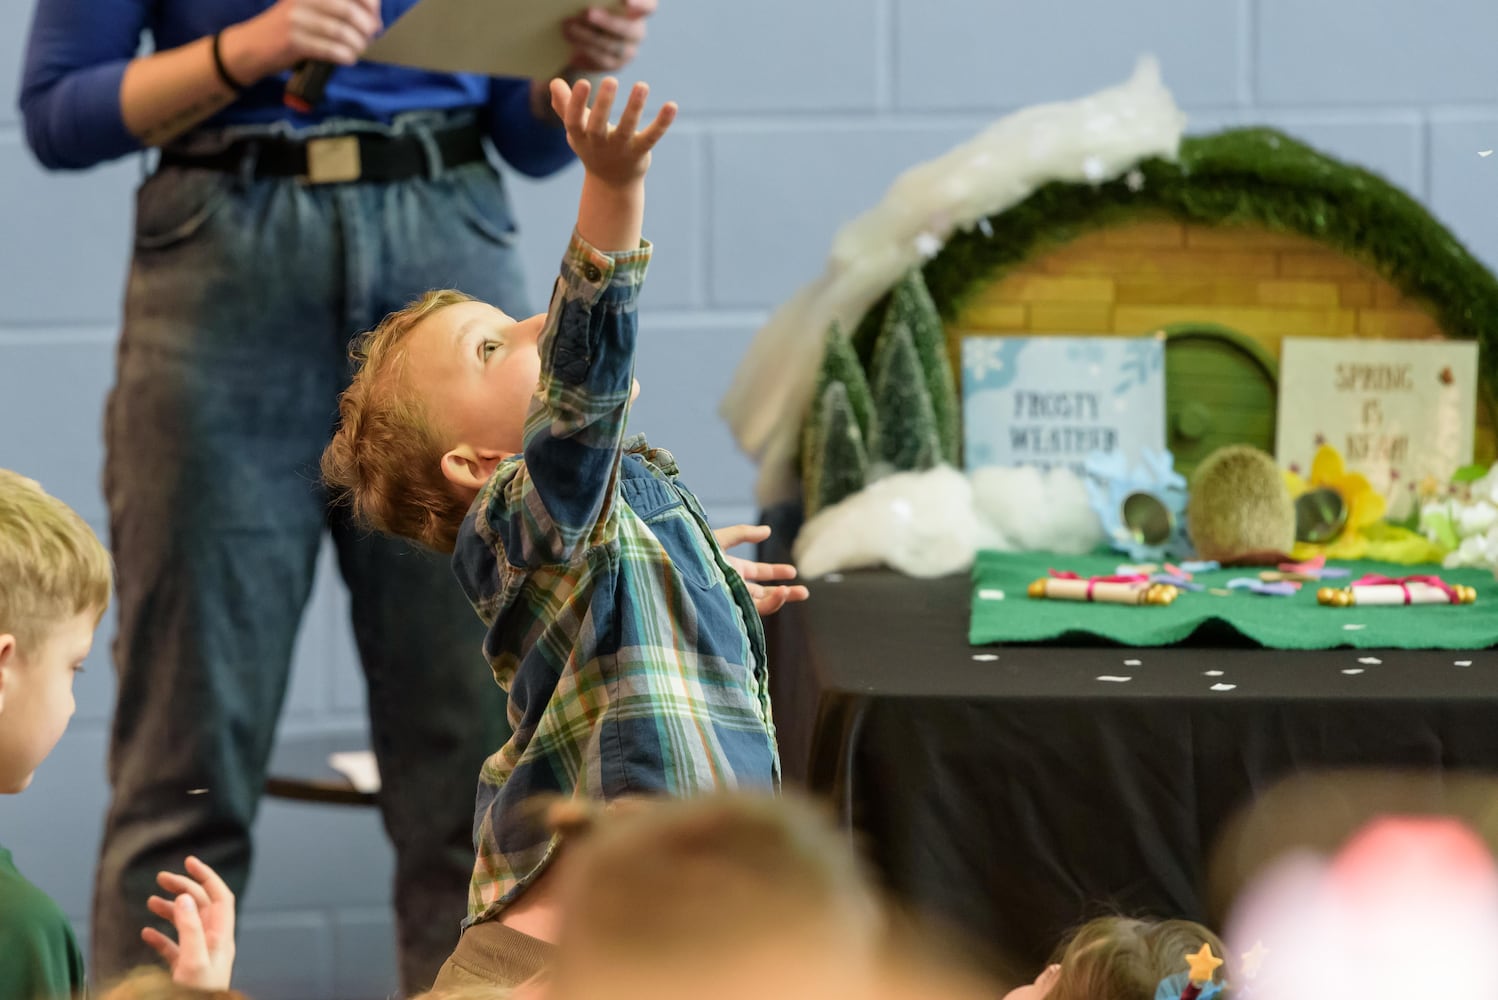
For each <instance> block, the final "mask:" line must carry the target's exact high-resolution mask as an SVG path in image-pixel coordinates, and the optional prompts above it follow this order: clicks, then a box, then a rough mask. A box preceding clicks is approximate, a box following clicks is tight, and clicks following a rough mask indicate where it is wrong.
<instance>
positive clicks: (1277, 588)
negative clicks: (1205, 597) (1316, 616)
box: [1228, 576, 1300, 597]
mask: <svg viewBox="0 0 1498 1000" xmlns="http://www.w3.org/2000/svg"><path fill="white" fill-rule="evenodd" d="M1228 589H1229V590H1247V591H1250V592H1251V593H1255V594H1262V595H1264V596H1265V597H1294V596H1295V595H1296V594H1297V593H1299V592H1300V584H1298V583H1293V582H1291V581H1289V580H1279V581H1275V582H1270V583H1266V582H1265V581H1263V580H1255V579H1254V578H1253V577H1251V576H1240V577H1238V578H1237V579H1235V580H1229V581H1228Z"/></svg>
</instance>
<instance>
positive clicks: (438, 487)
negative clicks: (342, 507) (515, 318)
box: [322, 288, 473, 552]
mask: <svg viewBox="0 0 1498 1000" xmlns="http://www.w3.org/2000/svg"><path fill="white" fill-rule="evenodd" d="M472 301H473V297H472V296H471V295H466V294H464V293H463V292H459V291H456V290H454V289H450V288H444V289H438V290H436V291H430V292H427V293H426V294H425V295H423V296H422V297H421V298H419V299H417V300H416V301H415V302H412V303H411V304H410V305H408V306H406V307H405V308H404V309H401V310H400V311H398V312H393V313H391V314H390V315H389V316H386V317H385V318H384V319H383V320H381V321H380V324H379V325H378V326H376V327H375V328H374V329H373V330H371V331H369V332H368V333H366V334H364V335H362V336H361V337H359V339H358V340H356V341H355V342H354V345H353V347H352V348H351V349H350V352H349V353H350V355H351V356H352V358H353V360H354V363H355V365H356V366H357V368H356V370H355V372H354V378H353V381H352V382H351V383H350V384H349V387H348V388H347V389H346V390H344V392H343V395H342V396H340V397H339V399H338V429H337V430H336V431H335V432H334V434H333V440H332V441H331V442H329V444H328V447H327V448H326V449H325V450H324V451H323V456H322V476H323V480H324V481H325V482H326V483H327V484H328V487H329V489H331V490H332V491H333V492H334V496H335V498H337V499H342V500H346V501H347V502H348V503H350V504H351V505H352V507H353V510H354V516H355V517H356V518H358V519H359V520H361V521H363V522H365V523H367V524H369V525H370V526H372V527H374V528H376V529H377V530H379V531H383V532H385V533H386V534H391V535H400V536H401V537H403V538H409V539H411V540H413V541H416V542H420V543H421V544H422V545H425V546H427V547H428V548H431V549H436V550H437V551H438V552H452V550H453V546H454V545H455V544H456V543H457V537H458V528H459V527H460V526H461V525H462V523H463V518H464V516H465V515H466V514H467V512H468V502H467V501H466V500H465V499H463V497H461V496H460V495H459V494H458V493H457V491H456V490H454V489H453V487H452V485H451V484H450V483H449V482H448V481H447V479H446V478H445V477H444V476H443V475H442V456H443V454H444V453H445V452H446V450H447V444H448V442H446V441H445V440H444V439H443V438H442V436H441V435H440V434H439V433H438V428H437V427H436V426H435V425H434V424H433V423H432V421H431V418H430V417H429V415H428V414H427V412H426V409H425V407H423V406H422V405H421V401H420V399H419V398H418V397H417V394H416V393H414V392H412V391H411V388H410V385H409V382H408V381H407V378H406V365H405V361H406V351H405V346H404V345H405V340H406V337H407V336H408V335H409V334H410V332H411V330H412V329H414V328H415V326H416V324H418V323H420V322H421V321H422V320H424V319H426V318H427V317H428V316H430V315H432V314H433V313H434V312H437V311H438V310H439V309H445V308H447V307H448V306H453V305H457V304H459V303H461V302H472Z"/></svg>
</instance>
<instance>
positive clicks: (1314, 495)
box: [1295, 489, 1347, 545]
mask: <svg viewBox="0 0 1498 1000" xmlns="http://www.w3.org/2000/svg"><path fill="white" fill-rule="evenodd" d="M1346 524H1347V504H1346V503H1344V502H1343V500H1342V494H1340V493H1338V492H1337V491H1336V490H1326V489H1322V490H1311V491H1310V492H1308V493H1302V494H1301V495H1300V496H1298V497H1296V498H1295V540H1296V541H1298V542H1309V543H1311V544H1312V545H1323V544H1325V543H1327V542H1329V541H1331V540H1332V539H1334V538H1336V537H1337V536H1338V535H1340V534H1341V533H1342V528H1343V527H1344V526H1345V525H1346Z"/></svg>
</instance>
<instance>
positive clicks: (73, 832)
mask: <svg viewBox="0 0 1498 1000" xmlns="http://www.w3.org/2000/svg"><path fill="white" fill-rule="evenodd" d="M29 8H30V4H29V3H28V2H26V0H14V2H12V3H9V4H6V5H3V6H0V254H3V266H0V465H3V466H7V467H11V468H15V469H19V470H21V471H23V472H25V473H28V474H30V475H32V476H35V477H37V478H38V479H40V480H42V481H43V482H44V483H45V484H46V485H47V486H48V487H49V488H51V489H52V490H53V491H54V492H56V493H58V494H60V495H61V496H63V497H64V498H65V499H67V500H68V501H69V502H70V503H72V504H74V505H75V506H76V507H77V508H78V509H79V510H81V511H82V512H83V513H84V514H85V516H87V517H88V518H89V520H90V521H91V522H93V523H94V524H95V526H96V527H99V528H100V529H101V530H102V527H103V524H104V521H105V514H104V509H103V504H102V501H101V499H100V494H99V485H98V483H99V474H98V471H99V467H100V462H101V451H100V413H101V406H102V402H103V399H104V395H105V393H106V391H107V389H108V387H109V384H110V379H111V370H112V364H113V344H114V339H115V334H116V328H117V323H118V315H119V302H120V291H121V287H122V277H123V269H124V266H125V261H126V250H127V241H128V227H129V221H130V211H131V205H132V189H133V187H134V185H135V184H136V183H137V182H138V180H139V178H140V176H141V170H142V167H141V164H140V162H139V161H138V160H134V159H132V160H129V161H126V162H121V163H116V164H113V165H109V166H105V167H101V168H99V169H96V170H91V171H87V172H85V173H81V174H73V175H66V176H64V175H46V174H43V173H42V172H41V171H40V170H39V169H38V168H37V167H36V166H35V164H34V163H33V162H32V161H31V159H30V157H29V155H28V154H27V152H26V150H25V148H24V145H23V142H22V138H21V132H20V128H19V123H18V121H17V113H16V110H15V92H16V81H17V77H18V74H19V71H20V58H21V49H22V45H23V44H24V39H25V31H26V28H27V25H28V23H29V18H30V9H29ZM1495 39H1498V5H1494V4H1492V3H1490V2H1488V0H1427V2H1425V3H1421V4H1411V3H1394V2H1375V3H1372V4H1370V3H1367V2H1366V0H1363V2H1358V0H1207V2H1203V0H1125V2H1122V3H1117V2H1105V0H1085V2H1081V0H1058V2H1055V3H1049V4H1038V3H1008V2H999V0H760V2H758V3H755V4H751V5H745V4H742V3H731V2H729V0H690V2H687V0H664V2H663V3H662V4H661V11H660V13H659V14H658V15H657V17H656V18H655V20H654V22H653V24H652V26H651V38H650V40H649V44H648V46H647V48H646V51H645V53H644V54H643V55H642V57H641V59H640V60H639V62H638V64H637V66H636V68H635V71H634V73H632V74H628V76H636V77H639V78H643V79H647V80H649V81H651V83H652V84H653V86H654V87H655V92H656V93H657V94H658V95H660V96H661V97H663V98H664V97H670V98H675V99H677V100H679V101H680V103H681V106H682V116H681V118H680V120H679V123H678V124H677V126H676V128H675V130H674V131H673V133H672V135H671V137H670V139H669V140H668V141H667V143H666V145H665V146H664V147H663V148H662V149H661V150H660V152H659V154H658V158H657V165H656V167H655V169H654V172H653V174H652V177H651V184H650V204H649V213H648V224H647V234H648V235H649V236H650V237H651V238H652V239H653V240H655V241H656V243H657V245H658V249H657V256H656V259H655V263H654V265H653V270H652V275H651V280H650V282H649V285H648V287H647V291H646V294H645V299H644V309H643V313H644V314H643V317H642V326H643V330H644V336H643V338H642V341H641V355H640V362H639V372H640V380H641V382H642V383H643V384H644V387H645V391H644V394H643V395H642V396H641V398H640V402H639V405H638V408H637V411H636V412H637V421H636V426H637V427H638V428H639V429H642V430H646V431H647V432H650V431H654V433H655V436H656V437H657V439H658V440H659V442H660V443H663V444H666V445H667V446H668V447H670V448H671V449H672V450H673V451H675V453H676V455H677V457H678V459H679V460H680V461H681V464H682V466H683V469H684V470H685V471H686V472H688V473H689V474H690V481H691V482H692V483H694V484H695V486H696V488H697V489H698V491H699V492H700V494H701V495H702V497H703V498H704V500H705V501H707V504H708V508H709V510H710V512H711V514H712V515H713V517H714V518H715V520H716V521H717V522H718V523H731V522H733V521H736V520H748V519H750V518H752V516H753V511H754V505H753V498H752V478H753V468H752V466H751V464H750V463H749V462H748V461H747V460H745V459H744V458H743V457H742V456H741V455H740V454H739V453H738V452H737V451H736V450H735V449H734V447H733V446H732V443H731V441H730V438H729V435H728V432H727V430H726V429H725V428H724V426H723V424H722V423H721V421H719V419H718V417H717V413H716V408H717V403H718V399H719V396H720V395H721V393H722V391H723V390H724V389H725V387H726V386H727V384H728V381H729V377H730V374H731V372H732V370H733V367H734V365H735V363H736V362H737V360H738V358H739V357H740V356H741V354H742V353H743V351H744V348H745V346H746V344H747V343H748V341H749V338H750V336H751V335H752V333H753V331H754V330H755V329H756V328H757V327H758V325H759V324H760V323H761V322H763V320H764V319H765V317H766V316H767V315H768V313H769V311H770V310H771V309H772V308H774V307H775V306H776V305H777V304H778V303H780V302H781V301H783V300H784V299H785V298H787V297H788V296H789V295H790V294H791V293H792V292H793V291H794V290H795V289H796V288H797V287H798V285H799V284H800V283H801V282H803V281H805V280H808V279H809V278H811V277H812V276H814V275H815V274H816V273H818V271H819V270H820V268H821V266H822V262H823V261H824V259H825V254H826V251H827V248H828V245H829V241H830V238H831V236H832V233H833V231H834V230H835V228H836V227H837V225H838V224H839V223H840V222H841V221H843V220H845V219H847V218H849V217H850V216H852V215H854V214H856V213H858V212H859V211H861V210H863V209H864V208H867V207H868V206H870V205H872V204H873V203H874V202H875V201H877V200H878V198H879V196H880V195H881V194H882V193H883V191H884V189H885V188H886V186H887V185H888V184H889V183H890V181H891V180H892V179H893V177H894V176H895V174H896V173H897V172H898V171H900V170H901V169H903V168H905V167H907V166H910V165H912V164H914V163H916V162H918V161H920V160H923V159H926V158H928V157H931V156H934V155H936V154H938V153H940V152H942V151H944V150H946V149H947V148H949V147H950V146H951V145H952V144H954V143H956V142H958V141H960V140H962V139H963V138H965V137H967V136H969V135H971V134H972V133H974V132H975V131H977V130H978V129H980V128H982V127H983V126H984V125H986V124H988V123H989V122H990V121H992V120H993V119H994V118H995V117H996V116H998V115H999V114H1001V113H1003V112H1004V111H1007V110H1010V109H1013V108H1016V107H1019V106H1023V105H1026V104H1029V103H1033V102H1038V101H1049V100H1056V99H1063V98H1069V97H1073V96H1078V95H1081V94H1084V93H1086V92H1088V91H1091V90H1093V89H1095V88H1097V87H1101V86H1105V85H1108V84H1111V83H1114V82H1117V81H1119V80H1122V79H1123V78H1124V77H1126V76H1127V75H1128V73H1129V71H1130V69H1131V68H1132V65H1133V62H1134V59H1135V57H1136V55H1138V54H1139V53H1141V52H1146V51H1148V52H1153V53H1155V54H1156V55H1158V57H1159V58H1160V61H1161V65H1162V68H1163V72H1164V77H1165V80H1166V83H1167V84H1168V85H1169V86H1170V87H1171V89H1172V90H1173V91H1174V93H1175V95H1176V98H1177V100H1178V101H1179V102H1180V103H1181V105H1182V106H1183V107H1184V108H1186V109H1187V111H1188V112H1189V113H1190V115H1191V120H1192V128H1193V129H1194V130H1205V129H1212V128H1217V127H1221V126H1224V125H1233V124H1249V123H1268V124H1273V125H1276V126H1279V127H1282V128H1284V129H1286V130H1288V131H1290V132H1292V133H1294V134H1296V135H1298V136H1300V137H1302V138H1304V139H1306V140H1308V141H1310V142H1311V143H1314V144H1316V145H1318V146H1320V147H1322V148H1323V149H1325V150H1327V151H1329V152H1331V153H1333V154H1336V155H1339V156H1342V157H1344V158H1347V159H1350V160H1353V161H1355V162H1358V163H1361V164H1363V165H1366V166H1368V167H1371V168H1373V169H1375V170H1377V171H1380V172H1381V173H1383V174H1384V175H1385V176H1387V177H1388V178H1389V179H1391V180H1393V181H1394V182H1396V183H1398V184H1400V185H1402V186H1403V187H1404V188H1405V189H1406V190H1408V191H1410V192H1411V193H1413V194H1414V195H1415V196H1416V197H1418V198H1420V199H1422V200H1423V201H1424V202H1425V203H1426V204H1427V205H1429V206H1430V207H1431V209H1432V210H1434V212H1435V213H1436V214H1437V215H1438V216H1439V217H1440V218H1441V219H1442V220H1443V221H1445V222H1446V223H1447V224H1448V225H1450V226H1451V227H1452V228H1453V229H1454V230H1455V231H1456V232H1457V233H1458V234H1459V235H1460V236H1461V237H1462V238H1463V239H1465V240H1466V241H1467V242H1468V243H1469V245H1471V246H1472V247H1473V248H1474V249H1475V250H1476V251H1477V252H1478V253H1479V254H1480V255H1481V256H1482V257H1483V258H1484V259H1485V260H1486V261H1487V262H1488V263H1489V264H1490V265H1492V266H1498V156H1494V157H1491V158H1483V157H1480V156H1479V155H1478V153H1479V151H1480V150H1485V149H1493V148H1498V56H1495V53H1498V47H1495V46H1498V42H1495ZM578 181H579V175H578V173H577V171H576V170H575V169H573V170H569V171H568V172H566V173H564V174H562V175H560V176H558V177H555V178H552V179H550V180H548V181H545V182H539V183H538V182H531V181H519V182H517V183H516V184H515V185H514V187H513V192H514V195H515V197H516V200H517V201H518V213H519V217H520V220H521V223H522V226H523V230H524V232H523V244H524V248H525V257H526V261H527V263H528V265H529V271H530V278H531V286H532V296H533V301H534V302H535V303H537V304H544V302H545V298H546V293H547V291H548V289H549V285H550V277H551V275H552V273H553V268H554V266H555V260H556V258H557V254H558V253H559V251H560V249H561V247H562V245H563V241H564V239H565V238H566V236H567V232H568V228H569V226H570V223H571V219H572V212H573V209H574V206H575V199H576V196H577V188H578ZM343 610H344V608H343V597H342V595H341V593H340V589H339V585H338V583H337V581H336V576H335V575H334V574H332V573H331V572H326V573H324V576H323V578H322V579H321V580H320V582H319V584H318V586H317V588H316V592H315V598H314V601H313V603H312V606H311V607H310V609H309V611H308V615H307V619H306V624H305V627H304V629H303V634H302V638H301V644H300V647H299V651H298V657H297V664H296V669H295V676H294V680H293V683H292V686H291V692H290V695H289V697H288V700H287V705H286V711H285V716H284V723H283V729H284V731H285V732H287V733H292V732H309V731H317V730H323V729H342V728H349V727H354V728H357V727H358V726H359V724H360V719H361V711H362V704H363V694H362V690H361V683H360V681H359V675H358V670H357V667H356V665H355V662H354V658H353V654H352V643H351V640H350V637H349V635H348V630H347V628H346V626H345V625H344V622H343ZM112 629H113V624H112V621H111V620H108V619H106V621H105V623H104V627H103V630H102V632H101V634H100V640H99V642H98V644H97V645H98V648H97V649H96V651H95V654H94V656H93V657H92V659H91V660H90V662H89V665H88V667H89V669H88V672H87V673H86V674H85V675H84V676H83V677H81V678H80V679H79V682H78V691H79V710H78V715H77V718H76V719H75V721H74V722H73V725H72V728H71V729H70V731H69V733H68V735H67V736H66V737H65V738H64V740H63V742H62V745H61V746H60V747H59V748H58V750H57V752H56V753H55V754H54V756H53V757H52V758H51V760H49V761H48V763H47V764H46V766H45V767H44V769H43V770H42V772H41V774H40V775H39V776H38V778H37V781H36V783H35V785H34V786H33V787H32V788H31V789H30V790H29V791H27V792H26V794H24V795H22V796H19V797H13V798H6V799H3V800H0V843H4V844H5V845H7V846H9V847H10V848H11V849H12V850H13V851H14V852H15V855H16V858H17V860H18V861H19V863H20V864H21V865H22V867H23V869H24V870H25V871H27V872H28V873H30V874H31V876H32V877H33V878H34V879H35V880H36V881H37V882H39V883H40V884H41V885H42V886H43V887H44V888H46V889H47V890H48V891H49V892H51V893H52V894H53V895H54V896H55V897H56V898H57V899H58V900H59V901H60V902H61V904H62V906H63V907H64V909H65V910H66V911H67V912H68V913H69V914H70V915H71V916H72V917H73V918H74V919H75V920H76V921H77V923H78V927H79V930H80V932H86V929H87V909H88V899H89V893H90V879H91V878H92V862H93V858H94V855H95V851H96V847H97V839H98V831H99V826H100V821H101V817H102V812H103V809H104V804H105V784H104V777H103V748H104V741H105V732H106V727H107V724H108V715H109V711H110V704H111V699H112V697H113V688H112V682H111V677H110V665H109V660H108V656H107V652H106V650H107V647H108V642H109V637H110V635H111V634H112ZM258 838H259V840H258V843H259V862H258V868H257V871H256V874H255V877H254V880H253V882H252V884H251V886H250V889H249V892H248V894H247V896H246V898H245V900H244V906H243V912H242V916H241V920H240V933H241V941H240V971H241V976H240V981H241V983H242V986H243V988H244V989H246V990H247V991H249V992H250V993H251V994H252V995H254V996H257V997H260V998H262V1000H275V998H280V997H310V996H337V997H379V996H384V995H387V994H388V993H389V992H390V990H391V989H392V988H393V985H394V973H393V970H394V963H393V960H392V958H391V951H392V943H391V941H392V937H391V930H390V926H391V925H390V910H389V902H388V898H387V883H388V877H389V871H390V851H389V848H388V847H387V846H386V844H385V842H384V839H383V835H382V833H381V830H380V828H379V823H378V820H377V818H376V816H375V815H374V813H373V812H372V811H369V810H357V809H355V810H349V809H341V810H340V809H335V808H327V807H309V806H299V805H295V804H288V803H278V802H267V804H266V806H265V809H264V811H263V814H262V817H261V820H260V823H259V828H258Z"/></svg>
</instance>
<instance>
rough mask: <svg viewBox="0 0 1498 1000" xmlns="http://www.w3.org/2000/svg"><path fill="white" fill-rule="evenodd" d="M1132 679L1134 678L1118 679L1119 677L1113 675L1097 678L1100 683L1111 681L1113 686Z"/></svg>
mask: <svg viewBox="0 0 1498 1000" xmlns="http://www.w3.org/2000/svg"><path fill="white" fill-rule="evenodd" d="M1133 679H1134V678H1132V677H1119V676H1116V675H1114V674H1103V675H1102V676H1101V677H1099V678H1098V680H1100V681H1111V682H1112V683H1114V684H1122V683H1124V682H1125V681H1131V680H1133Z"/></svg>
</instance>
